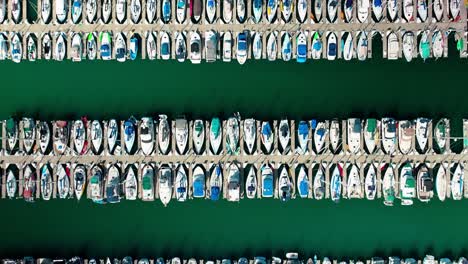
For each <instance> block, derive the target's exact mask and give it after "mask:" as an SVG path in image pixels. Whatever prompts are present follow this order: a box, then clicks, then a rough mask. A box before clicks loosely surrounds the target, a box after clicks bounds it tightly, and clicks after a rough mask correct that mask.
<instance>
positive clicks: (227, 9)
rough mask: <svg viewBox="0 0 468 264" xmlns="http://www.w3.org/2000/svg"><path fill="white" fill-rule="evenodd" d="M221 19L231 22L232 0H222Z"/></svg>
mask: <svg viewBox="0 0 468 264" xmlns="http://www.w3.org/2000/svg"><path fill="white" fill-rule="evenodd" d="M221 3H222V7H223V20H224V23H231V21H232V9H233V0H223V1H222V2H221Z"/></svg>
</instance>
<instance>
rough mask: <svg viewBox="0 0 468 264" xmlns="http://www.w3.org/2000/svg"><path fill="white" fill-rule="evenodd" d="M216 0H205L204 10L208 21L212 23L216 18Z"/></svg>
mask: <svg viewBox="0 0 468 264" xmlns="http://www.w3.org/2000/svg"><path fill="white" fill-rule="evenodd" d="M216 1H217V0H206V5H205V10H206V19H207V21H208V23H210V24H213V22H214V21H215V18H216V5H217V3H216Z"/></svg>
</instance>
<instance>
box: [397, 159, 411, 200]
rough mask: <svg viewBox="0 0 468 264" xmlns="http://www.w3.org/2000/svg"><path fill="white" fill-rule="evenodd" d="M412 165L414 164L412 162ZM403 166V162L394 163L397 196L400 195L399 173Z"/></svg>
mask: <svg viewBox="0 0 468 264" xmlns="http://www.w3.org/2000/svg"><path fill="white" fill-rule="evenodd" d="M411 165H412V164H411ZM401 166H403V164H400V166H398V164H393V166H392V169H393V175H395V197H400V175H399V174H398V171H399V169H400V168H401Z"/></svg>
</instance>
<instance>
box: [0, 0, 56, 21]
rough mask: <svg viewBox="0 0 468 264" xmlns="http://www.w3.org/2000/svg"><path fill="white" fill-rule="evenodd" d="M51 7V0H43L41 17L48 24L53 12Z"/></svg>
mask: <svg viewBox="0 0 468 264" xmlns="http://www.w3.org/2000/svg"><path fill="white" fill-rule="evenodd" d="M51 9H52V5H51V2H50V0H42V1H41V19H42V22H43V23H46V24H48V23H49V20H50V14H51V13H52V10H51ZM2 21H3V20H2Z"/></svg>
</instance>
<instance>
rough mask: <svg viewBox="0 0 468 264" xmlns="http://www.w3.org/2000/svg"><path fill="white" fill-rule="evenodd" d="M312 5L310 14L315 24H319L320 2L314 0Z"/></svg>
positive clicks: (320, 17) (320, 15) (320, 0)
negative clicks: (311, 13)
mask: <svg viewBox="0 0 468 264" xmlns="http://www.w3.org/2000/svg"><path fill="white" fill-rule="evenodd" d="M313 2H314V4H313V5H312V12H313V17H314V20H315V23H319V22H320V21H321V20H322V0H314V1H313Z"/></svg>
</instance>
